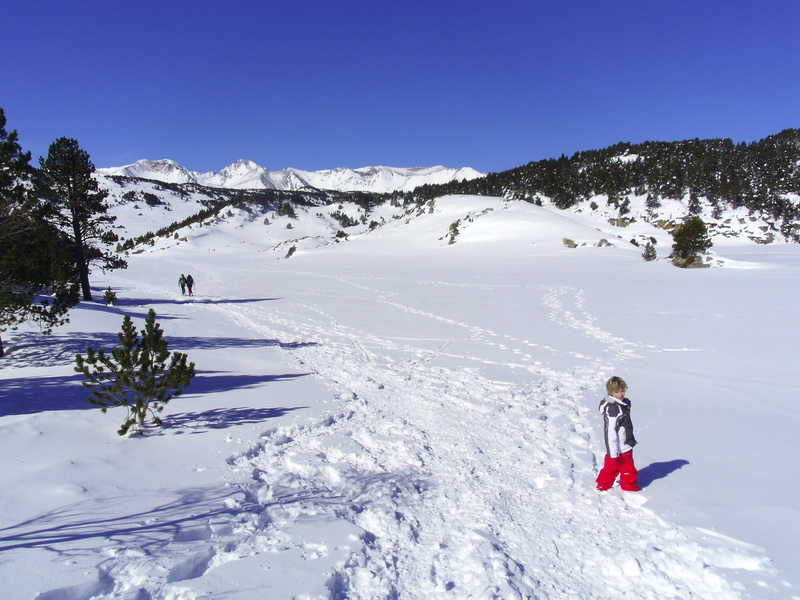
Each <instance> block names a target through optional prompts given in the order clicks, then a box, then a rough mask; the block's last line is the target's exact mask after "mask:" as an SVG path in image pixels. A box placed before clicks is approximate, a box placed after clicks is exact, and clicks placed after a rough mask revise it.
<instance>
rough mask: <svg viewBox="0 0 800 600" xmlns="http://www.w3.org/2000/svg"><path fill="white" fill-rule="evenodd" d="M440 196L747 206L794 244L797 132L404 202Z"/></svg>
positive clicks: (653, 151) (539, 168)
mask: <svg viewBox="0 0 800 600" xmlns="http://www.w3.org/2000/svg"><path fill="white" fill-rule="evenodd" d="M445 193H452V194H478V195H487V196H502V197H505V198H510V199H517V200H527V201H529V202H538V201H539V199H540V198H541V197H548V198H550V200H551V201H552V202H553V204H554V205H555V206H557V207H558V208H562V209H563V208H569V207H571V206H574V205H575V204H576V203H578V202H580V201H582V200H586V199H588V198H590V197H592V196H595V195H605V196H606V197H607V198H608V200H609V204H611V205H614V206H616V207H617V208H619V209H621V210H624V208H625V204H624V197H626V196H629V195H632V194H636V195H646V196H647V206H648V208H650V209H655V208H656V207H658V205H659V204H660V201H661V200H664V199H676V200H683V199H684V198H686V197H687V196H688V201H689V203H690V205H691V206H690V209H691V210H690V212H694V213H697V212H698V211H700V210H701V208H702V205H701V203H700V200H701V199H705V200H706V201H708V202H710V204H711V206H712V210H713V211H714V214H719V213H720V211H721V209H722V208H724V207H725V206H731V207H734V208H740V207H745V208H748V209H750V210H751V211H753V212H757V213H761V214H764V215H765V216H767V217H768V218H772V219H773V220H774V221H776V222H781V225H780V228H781V232H782V233H783V234H784V235H787V236H788V237H789V238H793V239H795V240H796V241H800V222H799V220H800V207H799V206H798V205H797V203H793V202H792V201H791V200H789V199H787V195H790V194H800V130H798V129H786V130H784V131H782V132H780V133H779V134H776V135H772V136H768V137H767V138H764V139H763V140H759V141H756V142H752V143H750V144H746V143H740V144H734V143H733V142H732V141H731V140H730V139H706V140H700V139H693V140H684V141H677V142H644V143H641V144H630V143H627V142H621V143H619V144H615V145H614V146H610V147H608V148H605V149H602V150H589V151H585V152H577V153H575V154H574V155H573V156H571V157H569V158H567V157H566V156H562V157H560V158H558V159H547V160H540V161H536V162H531V163H528V164H527V165H523V166H521V167H517V168H514V169H509V170H507V171H503V172H501V173H490V174H489V175H487V176H486V177H483V178H479V179H473V180H471V181H462V182H451V183H449V184H447V185H427V186H422V187H420V188H417V189H415V190H413V191H411V192H406V193H405V194H403V195H402V197H403V202H404V203H406V204H408V203H411V202H416V203H418V204H419V203H423V202H425V201H427V200H430V199H431V198H436V197H438V196H441V195H443V194H445Z"/></svg>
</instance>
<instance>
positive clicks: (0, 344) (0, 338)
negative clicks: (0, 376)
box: [0, 336, 6, 358]
mask: <svg viewBox="0 0 800 600" xmlns="http://www.w3.org/2000/svg"><path fill="white" fill-rule="evenodd" d="M5 355H6V353H5V351H4V350H3V336H0V358H2V357H4V356H5Z"/></svg>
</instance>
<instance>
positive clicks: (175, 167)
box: [97, 159, 484, 193]
mask: <svg viewBox="0 0 800 600" xmlns="http://www.w3.org/2000/svg"><path fill="white" fill-rule="evenodd" d="M97 173H98V174H99V175H124V176H127V177H139V178H142V179H154V180H156V181H164V182H167V183H198V184H201V185H205V186H208V187H221V188H232V189H278V190H299V189H304V188H309V187H311V188H316V189H320V190H337V191H342V192H355V191H364V192H376V193H386V192H394V191H409V190H412V189H414V188H416V187H419V186H421V185H424V184H426V183H427V184H439V183H447V182H449V181H461V180H462V179H475V178H477V177H483V175H484V174H483V173H480V172H478V171H476V170H475V169H471V168H469V167H462V168H460V169H451V168H447V167H443V166H435V167H409V168H400V167H384V166H373V167H361V168H358V169H351V168H348V167H337V168H334V169H328V170H324V171H303V170H301V169H294V168H288V169H284V170H282V171H269V170H268V169H266V168H264V167H262V166H260V165H258V164H257V163H255V162H253V161H251V160H246V159H239V160H237V161H236V162H234V163H232V164H230V165H228V166H227V167H225V168H224V169H222V170H221V171H219V172H209V173H197V172H195V171H190V170H188V169H186V168H185V167H183V166H182V165H180V164H178V163H177V162H175V161H173V160H170V159H162V160H146V159H144V160H138V161H136V162H135V163H133V164H132V165H127V166H124V167H114V168H105V169H97Z"/></svg>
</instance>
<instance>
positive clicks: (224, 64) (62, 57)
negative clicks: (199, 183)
mask: <svg viewBox="0 0 800 600" xmlns="http://www.w3.org/2000/svg"><path fill="white" fill-rule="evenodd" d="M2 4H3V6H2V11H0V15H2V18H1V20H0V22H1V23H2V34H0V107H2V108H4V109H5V112H6V117H7V119H8V125H7V128H9V129H16V130H17V131H18V132H19V135H20V141H21V143H22V145H23V147H24V148H25V149H27V150H31V151H32V152H33V154H34V157H38V156H40V155H43V154H46V153H47V148H48V146H49V145H50V143H52V142H53V141H54V140H55V139H56V138H58V137H61V136H64V137H71V138H75V139H77V140H78V142H79V143H80V145H81V147H82V148H83V149H84V150H86V151H87V152H89V154H90V155H91V157H92V160H93V162H94V163H95V165H96V166H97V167H110V166H121V165H125V164H129V163H132V162H134V161H135V160H138V159H140V158H149V159H161V158H171V159H173V160H176V161H178V162H179V163H181V164H183V165H184V166H186V167H187V168H189V169H192V170H195V171H219V170H220V169H222V168H223V167H225V166H227V165H229V164H230V163H232V162H234V161H235V160H237V159H240V158H244V159H248V160H252V161H255V162H256V163H258V164H260V165H261V166H264V167H266V168H268V169H271V170H278V169H283V168H286V167H290V166H291V167H296V168H300V169H306V170H321V169H332V168H335V167H363V166H370V165H386V166H395V167H413V166H433V165H444V166H448V167H462V166H470V167H473V168H475V169H478V170H480V171H486V172H488V171H502V170H505V169H509V168H512V167H515V166H519V165H522V164H525V163H527V162H529V161H532V160H540V159H543V158H551V157H558V156H559V155H561V154H562V153H563V154H567V155H571V154H572V153H574V152H576V151H579V150H589V149H595V148H602V147H605V146H608V145H611V144H613V143H616V142H619V141H629V142H643V141H646V140H663V141H672V140H678V139H687V138H694V137H699V138H708V137H724V138H727V137H729V138H732V139H733V140H734V141H737V142H739V141H746V142H750V141H754V140H758V139H761V138H763V137H765V136H767V135H770V134H773V133H778V132H779V131H781V130H782V129H786V128H788V127H795V128H796V127H800V0H716V1H712V0H670V1H661V0H653V1H643V0H635V1H633V0H630V1H629V0H611V1H605V0H592V1H589V0H402V1H393V0H249V1H244V0H213V1H212V0H158V1H153V0H138V1H132V0H74V1H69V2H67V1H65V0H34V1H31V2H21V1H16V2H12V1H11V0H3V3H2Z"/></svg>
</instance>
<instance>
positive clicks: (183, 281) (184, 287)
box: [178, 273, 186, 296]
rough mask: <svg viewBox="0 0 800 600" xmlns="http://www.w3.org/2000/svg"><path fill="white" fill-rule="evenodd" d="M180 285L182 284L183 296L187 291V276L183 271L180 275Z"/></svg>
mask: <svg viewBox="0 0 800 600" xmlns="http://www.w3.org/2000/svg"><path fill="white" fill-rule="evenodd" d="M178 285H179V286H181V296H183V295H184V294H185V293H186V277H185V276H184V275H183V273H181V276H180V277H178Z"/></svg>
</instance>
